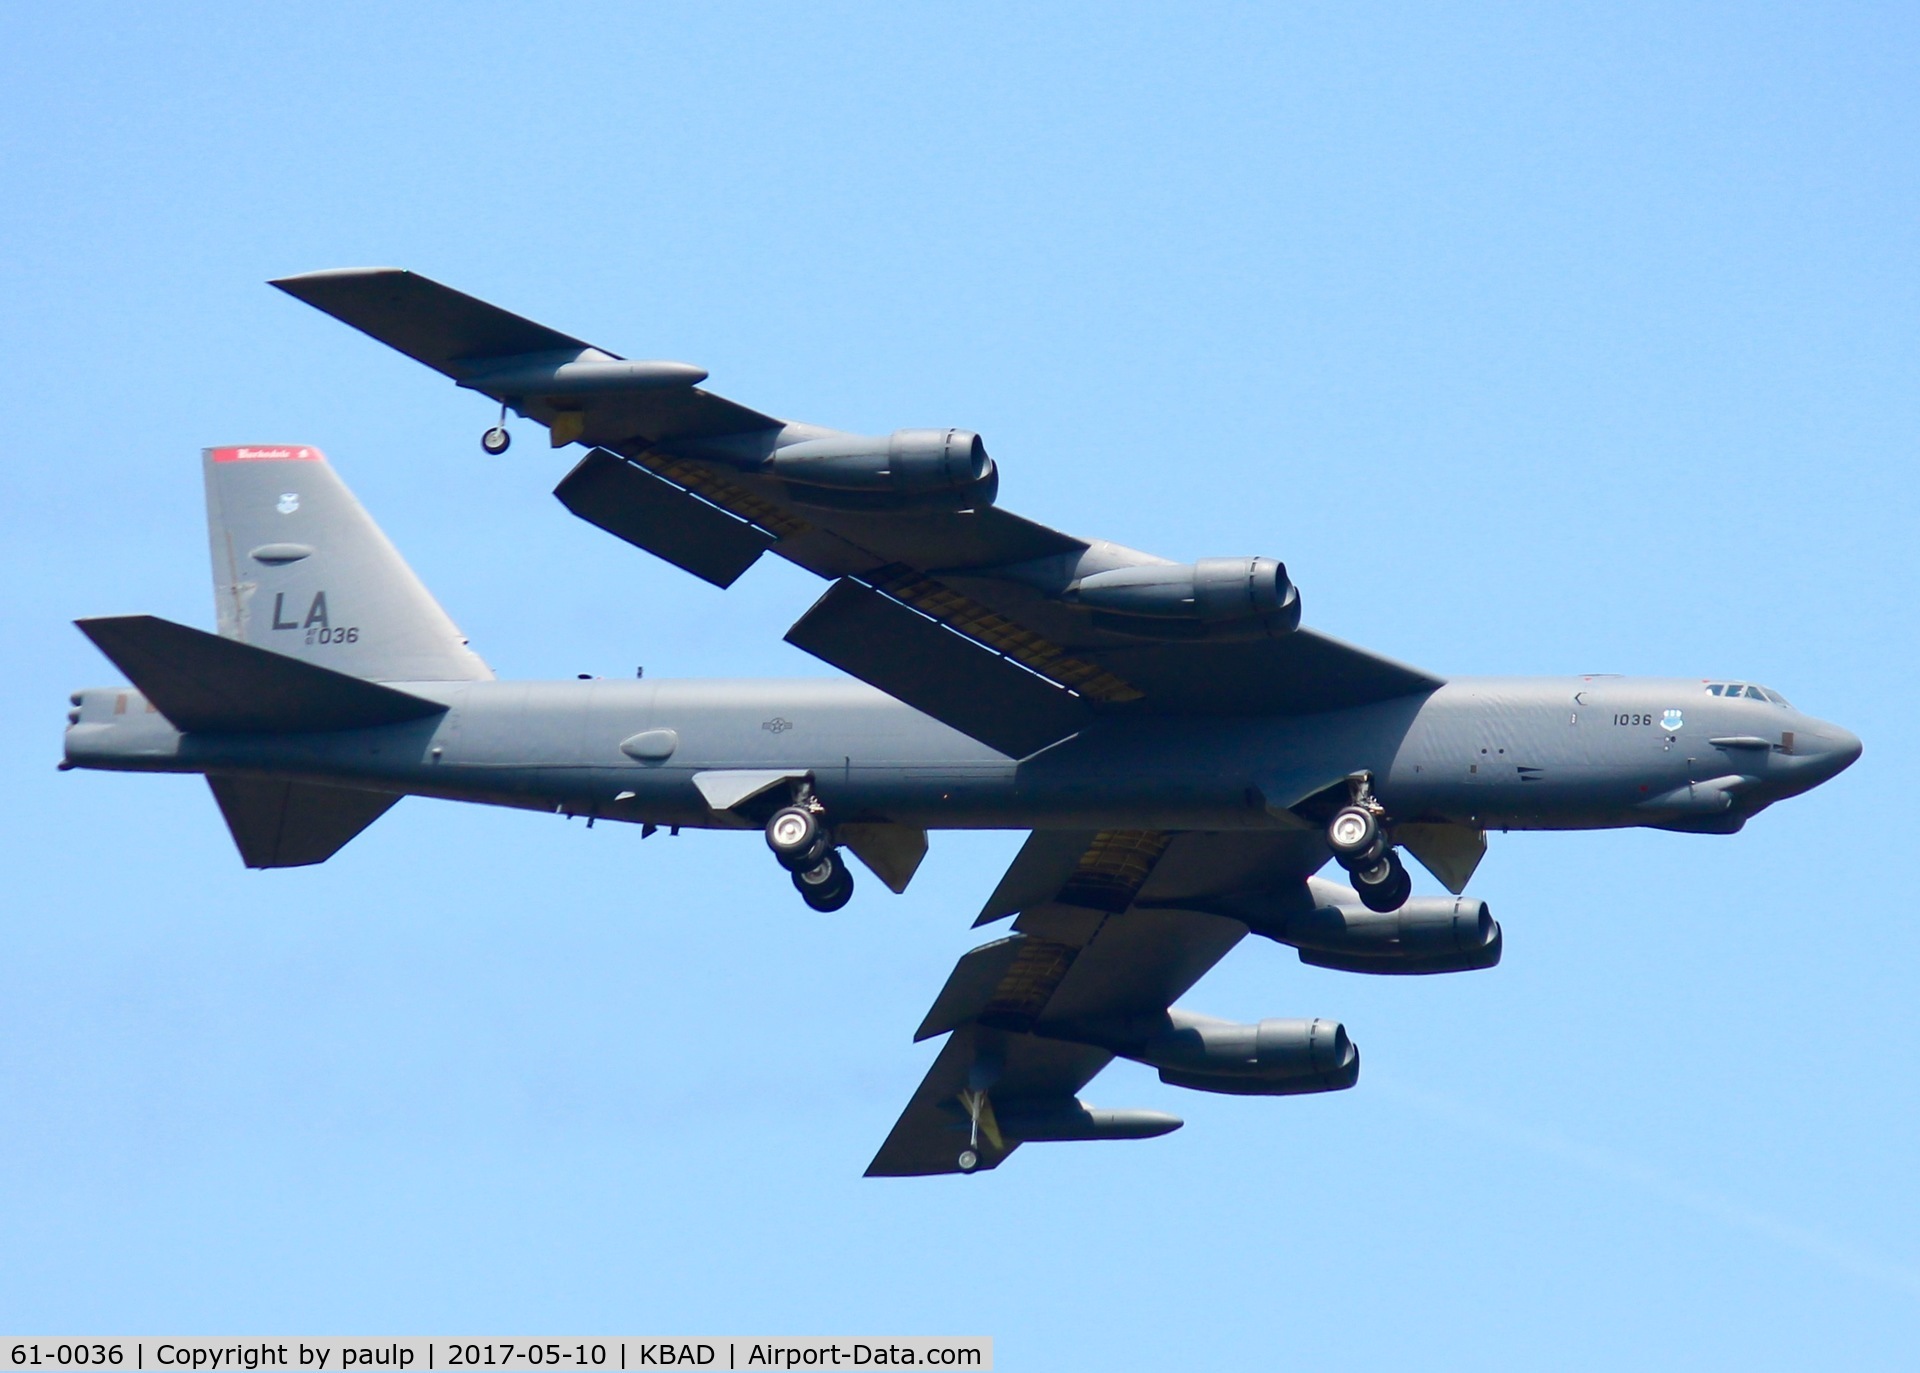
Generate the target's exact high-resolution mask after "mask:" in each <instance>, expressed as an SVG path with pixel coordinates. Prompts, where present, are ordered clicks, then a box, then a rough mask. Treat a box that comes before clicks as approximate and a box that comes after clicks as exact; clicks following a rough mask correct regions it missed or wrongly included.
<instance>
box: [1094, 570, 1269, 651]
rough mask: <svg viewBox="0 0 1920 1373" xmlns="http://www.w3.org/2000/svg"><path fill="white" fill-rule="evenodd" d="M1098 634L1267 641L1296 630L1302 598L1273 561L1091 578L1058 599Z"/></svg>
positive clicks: (1110, 573)
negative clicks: (1081, 613) (1089, 618)
mask: <svg viewBox="0 0 1920 1373" xmlns="http://www.w3.org/2000/svg"><path fill="white" fill-rule="evenodd" d="M1061 599H1062V600H1064V601H1066V602H1067V603H1068V604H1069V605H1075V606H1079V607H1081V608H1082V609H1085V610H1089V611H1091V612H1093V617H1094V622H1095V624H1097V625H1098V626H1099V627H1100V628H1102V629H1106V630H1109V631H1111V632H1113V633H1116V634H1129V635H1133V636H1135V637H1137V638H1144V639H1178V638H1198V637H1245V638H1259V637H1262V636H1268V637H1272V638H1276V639H1277V638H1281V637H1283V636H1285V635H1288V634H1291V633H1293V631H1294V630H1296V629H1298V628H1299V627H1300V592H1299V589H1298V588H1297V587H1295V586H1294V584H1293V582H1292V580H1291V579H1289V578H1288V576H1287V569H1286V565H1285V564H1284V563H1280V562H1277V561H1275V560H1274V559H1272V558H1202V559H1200V561H1199V562H1196V563H1184V564H1173V563H1149V564H1145V565H1142V566H1136V567H1116V568H1112V569H1110V570H1109V571H1106V572H1096V573H1094V574H1092V575H1091V576H1087V577H1082V578H1080V579H1079V580H1078V581H1076V582H1074V583H1072V584H1071V585H1070V586H1068V587H1067V589H1066V590H1065V591H1063V592H1062V593H1061Z"/></svg>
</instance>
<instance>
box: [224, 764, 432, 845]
mask: <svg viewBox="0 0 1920 1373" xmlns="http://www.w3.org/2000/svg"><path fill="white" fill-rule="evenodd" d="M207 785H208V786H210V787H212V788H213V799H214V800H216V801H218V802H219V803H220V813H221V814H222V815H223V816H225V817H226V820H227V828H228V829H229V830H231V831H232V832H233V842H234V844H235V845H237V846H238V847H239V849H240V858H241V860H242V861H243V862H245V863H246V865H247V866H248V867H250V868H300V867H305V866H307V865H308V864H310V863H324V862H326V861H327V859H329V858H331V857H333V855H334V854H336V853H338V852H339V851H340V850H341V849H342V848H344V847H345V846H346V844H347V841H348V840H350V839H352V838H353V837H354V836H355V835H356V834H358V833H360V831H361V830H363V829H365V828H366V827H367V826H368V825H371V824H372V823H373V822H374V821H375V820H378V819H379V818H380V817H381V816H383V815H385V814H386V813H387V811H388V810H390V809H392V807H393V803H394V802H395V801H398V800H399V799H400V798H399V797H398V796H394V795H392V794H391V793H388V792H382V791H354V790H352V789H350V788H347V787H324V786H319V785H316V784H315V783H312V782H282V781H280V780H278V779H276V778H271V777H220V776H210V777H208V778H207Z"/></svg>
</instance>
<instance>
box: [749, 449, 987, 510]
mask: <svg viewBox="0 0 1920 1373" xmlns="http://www.w3.org/2000/svg"><path fill="white" fill-rule="evenodd" d="M765 470H766V471H768V472H771V473H772V474H773V475H774V476H776V477H778V478H780V479H781V480H782V481H784V482H789V483H792V486H793V488H794V489H793V490H792V491H791V495H792V497H793V499H794V500H796V501H799V502H801V503H802V504H812V505H826V506H833V507H836V508H849V507H851V508H856V509H857V508H872V509H899V508H902V507H910V506H928V507H938V508H943V509H977V508H979V507H981V506H988V505H992V504H993V502H994V498H995V497H996V496H998V495H999V492H1000V473H999V471H998V470H997V469H996V468H995V467H994V465H993V459H992V458H990V457H988V456H987V448H986V445H985V444H984V443H982V442H981V441H980V436H979V435H978V434H976V433H974V432H973V431H972V430H970V429H897V430H895V431H894V432H893V433H892V434H889V435H887V436H886V437H885V438H865V437H862V436H860V435H857V434H837V435H834V436H833V437H831V438H823V439H806V440H803V441H802V442H800V443H790V444H787V445H785V446H784V447H781V448H776V449H774V450H773V453H772V454H771V455H770V456H769V457H768V458H767V461H766V469H765Z"/></svg>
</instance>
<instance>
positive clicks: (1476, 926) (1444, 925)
mask: <svg viewBox="0 0 1920 1373" xmlns="http://www.w3.org/2000/svg"><path fill="white" fill-rule="evenodd" d="M1262 933H1271V937H1272V938H1274V939H1278V940H1279V941H1280V942H1281V943H1283V944H1291V945H1293V947H1295V948H1296V949H1298V950H1299V951H1300V961H1301V962H1302V963H1311V964H1313V965H1314V966H1315V967H1320V968H1335V969H1338V970H1340V971H1341V972H1349V973H1385V974H1399V975H1408V974H1421V973H1458V972H1470V971H1472V970H1474V969H1476V968H1491V967H1492V966H1493V965H1494V964H1496V963H1498V962H1499V961H1500V945H1501V937H1500V922H1499V921H1497V920H1495V919H1494V918H1493V913H1492V912H1491V911H1489V910H1488V909H1487V903H1486V902H1484V901H1474V900H1471V899H1469V898H1467V897H1464V896H1460V897H1455V896H1442V897H1425V896H1423V897H1415V898H1414V899H1412V900H1411V901H1408V902H1407V903H1406V904H1405V905H1403V906H1402V907H1400V909H1399V910H1397V911H1386V912H1380V911H1370V910H1368V909H1366V908H1365V907H1364V906H1357V905H1356V906H1345V905H1341V906H1319V907H1316V908H1314V909H1313V910H1310V911H1306V912H1303V913H1301V914H1298V915H1293V916H1290V917H1288V918H1287V920H1286V921H1285V923H1284V924H1283V925H1282V926H1281V927H1280V928H1279V929H1277V930H1274V931H1271V932H1269V931H1265V930H1263V931H1262Z"/></svg>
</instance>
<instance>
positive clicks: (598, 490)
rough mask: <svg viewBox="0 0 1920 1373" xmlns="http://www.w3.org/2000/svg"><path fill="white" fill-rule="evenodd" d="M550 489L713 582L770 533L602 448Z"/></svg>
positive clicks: (610, 528)
mask: <svg viewBox="0 0 1920 1373" xmlns="http://www.w3.org/2000/svg"><path fill="white" fill-rule="evenodd" d="M553 494H554V495H555V496H557V497H558V498H559V500H560V503H561V504H562V505H564V506H566V507H567V509H569V510H571V511H572V512H573V513H574V514H576V515H578V516H579V517H580V518H581V519H583V520H585V521H586V522H587V523H588V524H591V525H595V526H597V527H598V528H600V529H604V530H606V531H607V533H609V534H611V535H613V536H614V537H615V538H617V539H624V540H626V541H627V542H628V543H630V544H632V545H633V546H634V547H635V548H641V549H645V550H646V551H647V552H649V553H651V554H653V555H654V556H655V557H657V558H663V559H665V560H666V561H667V562H670V563H672V564H673V565H674V566H675V567H677V568H679V569H681V570H682V571H684V572H691V573H692V574H693V575H694V576H696V577H699V578H701V579H702V580H703V581H708V582H711V583H713V584H714V585H715V586H719V587H727V586H732V585H733V584H734V582H735V581H736V580H738V578H739V576H740V574H741V573H743V572H745V571H746V570H747V569H748V568H749V567H752V566H753V565H754V563H756V562H757V561H759V558H760V555H761V554H762V553H764V552H766V551H767V549H769V548H771V547H772V546H773V544H774V542H775V536H774V535H772V534H769V533H767V532H766V531H765V530H762V529H759V528H757V527H756V526H754V525H752V524H749V523H748V522H747V521H745V520H743V519H740V518H738V517H737V516H734V515H731V514H729V513H728V512H726V511H724V510H722V509H720V508H719V507H718V506H715V505H713V504H711V503H709V502H707V501H704V500H702V499H701V498H700V497H698V496H696V495H694V494H693V493H692V492H690V491H688V490H687V489H686V488H684V487H681V486H678V485H676V484H675V483H673V482H670V481H668V480H667V479H666V478H665V477H658V476H655V475H654V474H653V473H651V472H649V471H647V470H646V468H644V467H640V466H638V465H636V464H634V463H630V462H628V461H626V460H625V459H624V458H621V457H618V456H616V455H615V454H613V453H609V452H608V451H607V450H606V449H604V448H596V449H594V450H593V451H592V452H591V453H589V454H587V456H586V457H585V458H583V459H581V461H580V464H579V466H577V467H575V468H574V469H573V471H571V472H569V473H567V475H566V477H565V478H564V479H563V480H562V481H561V483H560V485H558V486H556V487H555V488H554V490H553Z"/></svg>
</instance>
